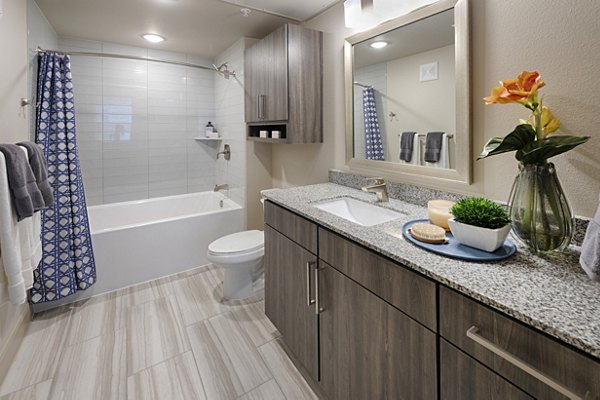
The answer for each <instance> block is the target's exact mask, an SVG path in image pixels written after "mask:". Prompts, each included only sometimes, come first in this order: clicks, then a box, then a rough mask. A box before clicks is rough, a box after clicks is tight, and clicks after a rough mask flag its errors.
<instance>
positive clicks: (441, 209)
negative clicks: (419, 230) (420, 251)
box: [427, 200, 454, 230]
mask: <svg viewBox="0 0 600 400" xmlns="http://www.w3.org/2000/svg"><path fill="white" fill-rule="evenodd" d="M452 206H454V202H453V201H450V200H430V201H428V202H427V216H428V217H429V221H431V223H432V224H434V225H437V226H439V227H442V228H444V229H445V230H450V227H449V226H448V220H449V219H450V218H452V213H450V209H452Z"/></svg>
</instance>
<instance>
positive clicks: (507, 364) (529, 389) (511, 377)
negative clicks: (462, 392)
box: [440, 286, 600, 400]
mask: <svg viewBox="0 0 600 400" xmlns="http://www.w3.org/2000/svg"><path fill="white" fill-rule="evenodd" d="M440 335H441V336H442V338H444V339H445V340H446V341H447V342H449V343H452V345H453V346H455V347H456V348H457V349H460V351H462V352H464V353H466V355H464V357H467V358H469V359H470V361H469V363H470V364H471V365H472V364H473V363H478V364H480V365H482V366H485V367H486V368H488V369H489V370H490V371H493V373H494V374H495V375H496V376H497V377H501V378H502V379H504V380H506V381H508V382H510V383H511V384H513V385H514V386H516V387H518V388H519V389H520V390H522V391H524V392H526V393H528V394H530V395H531V396H533V398H536V399H544V400H554V399H566V398H572V399H586V400H589V399H600V363H598V362H597V361H595V360H593V359H591V358H589V357H588V356H585V355H583V354H580V353H579V352H578V351H576V350H572V349H571V348H569V347H567V346H565V345H564V344H562V343H560V342H559V341H557V340H555V339H553V338H550V337H548V336H546V335H543V334H541V333H539V332H537V331H535V330H533V329H531V328H530V327H527V326H525V325H524V324H522V323H520V322H516V321H513V320H512V319H510V318H508V317H506V316H504V315H503V314H501V313H499V312H497V311H495V310H493V309H491V308H489V307H487V306H484V305H482V304H479V303H477V302H476V301H474V300H472V299H470V298H468V297H466V296H464V295H462V294H460V293H457V292H455V291H453V290H451V289H449V288H446V287H444V286H440ZM443 349H444V348H443V347H442V350H443ZM448 353H451V352H450V351H446V353H445V352H444V351H442V353H441V364H442V366H444V365H447V364H450V365H451V363H452V361H451V359H452V356H451V355H450V356H449V355H448ZM519 365H520V366H521V367H519ZM451 368H452V367H451V366H450V367H445V368H444V367H442V372H441V374H442V379H441V383H442V389H441V392H442V394H444V393H453V392H454V391H455V390H456V385H462V386H463V388H462V389H469V388H468V387H467V386H466V385H473V386H476V385H477V383H476V381H475V380H472V381H464V379H463V380H462V381H460V380H459V381H457V380H456V379H452V372H451V371H450V370H451ZM444 374H449V375H450V377H447V376H446V377H445V376H444ZM455 374H456V372H455ZM490 379H492V378H488V380H490ZM494 381H497V378H494ZM453 387H454V388H453ZM474 390H478V389H474ZM561 391H562V394H561ZM469 393H471V394H473V395H472V396H465V397H461V398H464V399H479V398H481V397H477V396H476V395H475V394H476V393H475V392H469ZM442 398H447V399H454V398H456V397H452V396H449V397H442ZM504 398H512V397H510V396H505V397H504Z"/></svg>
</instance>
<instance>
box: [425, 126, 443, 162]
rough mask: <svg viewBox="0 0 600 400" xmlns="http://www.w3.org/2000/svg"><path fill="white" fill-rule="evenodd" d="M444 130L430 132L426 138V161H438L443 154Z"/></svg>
mask: <svg viewBox="0 0 600 400" xmlns="http://www.w3.org/2000/svg"><path fill="white" fill-rule="evenodd" d="M443 138H444V132H428V133H427V138H426V139H425V157H424V158H425V161H426V162H430V163H436V162H438V161H440V155H441V154H442V139H443Z"/></svg>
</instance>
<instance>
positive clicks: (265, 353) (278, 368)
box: [258, 339, 318, 399]
mask: <svg viewBox="0 0 600 400" xmlns="http://www.w3.org/2000/svg"><path fill="white" fill-rule="evenodd" d="M279 340H280V339H275V340H272V341H270V342H268V343H266V344H264V345H262V346H260V347H259V348H258V351H259V352H260V354H261V355H262V357H263V359H264V361H265V363H266V364H267V366H268V367H269V370H271V373H272V374H273V377H274V378H275V380H276V381H277V383H278V384H279V388H280V389H281V391H282V392H283V394H284V395H285V397H286V398H288V399H318V397H317V395H316V394H315V392H314V391H313V390H312V389H311V387H310V386H309V385H308V383H306V380H304V378H303V377H302V375H301V374H300V372H299V371H298V369H297V368H296V367H295V366H294V364H293V363H292V361H291V360H290V358H289V357H288V355H287V354H286V352H285V350H284V349H283V348H282V347H281V344H280V343H279Z"/></svg>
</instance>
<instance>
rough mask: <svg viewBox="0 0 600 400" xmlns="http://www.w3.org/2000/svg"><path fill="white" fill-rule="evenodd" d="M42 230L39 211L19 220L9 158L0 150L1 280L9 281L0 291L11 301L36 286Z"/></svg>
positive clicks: (19, 300)
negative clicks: (10, 182)
mask: <svg viewBox="0 0 600 400" xmlns="http://www.w3.org/2000/svg"><path fill="white" fill-rule="evenodd" d="M19 151H21V152H24V149H20V148H19ZM40 232H41V216H40V213H39V212H36V213H34V215H33V216H32V217H28V218H24V219H22V220H20V221H19V220H18V217H17V214H16V212H15V209H14V207H13V205H12V195H11V192H10V187H9V179H8V170H7V167H6V159H5V157H4V153H3V152H0V274H2V275H4V276H3V277H2V278H3V279H0V282H6V288H5V287H3V288H2V290H0V294H3V295H6V294H8V299H9V300H10V301H11V303H14V304H21V303H24V302H25V301H26V300H27V290H29V289H30V288H31V287H32V286H33V270H34V269H35V268H37V266H38V264H39V263H40V260H41V258H42V242H41V237H40ZM4 278H5V279H4ZM1 300H4V299H1Z"/></svg>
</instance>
